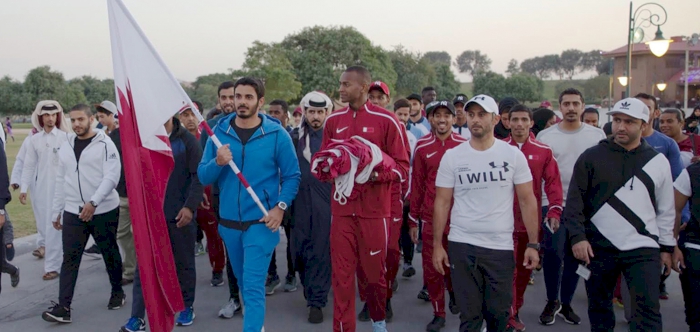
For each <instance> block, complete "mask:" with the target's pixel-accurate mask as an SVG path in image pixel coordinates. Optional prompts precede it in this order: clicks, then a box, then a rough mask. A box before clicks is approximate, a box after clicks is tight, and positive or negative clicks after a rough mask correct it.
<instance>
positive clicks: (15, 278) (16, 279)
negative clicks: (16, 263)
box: [10, 267, 19, 287]
mask: <svg viewBox="0 0 700 332" xmlns="http://www.w3.org/2000/svg"><path fill="white" fill-rule="evenodd" d="M15 269H16V271H15V274H10V285H12V287H17V285H19V268H18V267H15Z"/></svg>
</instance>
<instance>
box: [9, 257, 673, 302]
mask: <svg viewBox="0 0 700 332" xmlns="http://www.w3.org/2000/svg"><path fill="white" fill-rule="evenodd" d="M8 261H9V259H8ZM659 300H668V292H667V291H666V282H665V281H664V282H662V283H661V285H660V286H659Z"/></svg>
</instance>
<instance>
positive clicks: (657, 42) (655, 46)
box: [646, 26, 673, 58]
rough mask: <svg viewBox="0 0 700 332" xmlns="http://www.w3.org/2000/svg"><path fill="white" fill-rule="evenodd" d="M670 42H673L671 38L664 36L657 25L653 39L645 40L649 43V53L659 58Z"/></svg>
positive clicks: (664, 52)
mask: <svg viewBox="0 0 700 332" xmlns="http://www.w3.org/2000/svg"><path fill="white" fill-rule="evenodd" d="M671 42H673V40H670V39H666V38H664V34H663V33H662V32H661V27H658V26H657V27H656V37H654V40H652V41H648V42H646V44H647V45H649V50H650V51H651V53H653V54H654V55H656V56H657V57H659V58H660V57H662V56H664V54H666V52H667V51H668V48H669V47H670V46H671Z"/></svg>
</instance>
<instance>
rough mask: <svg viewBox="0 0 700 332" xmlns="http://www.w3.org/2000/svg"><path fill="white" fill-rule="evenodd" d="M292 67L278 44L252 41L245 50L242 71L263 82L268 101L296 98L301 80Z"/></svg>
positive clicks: (299, 90)
mask: <svg viewBox="0 0 700 332" xmlns="http://www.w3.org/2000/svg"><path fill="white" fill-rule="evenodd" d="M293 70H294V68H293V67H292V63H291V62H289V59H287V56H286V54H285V52H284V50H283V49H282V48H281V47H280V45H279V44H265V43H261V42H259V41H255V42H253V46H251V47H249V48H248V51H247V52H246V58H245V62H244V63H243V71H245V72H246V74H247V75H248V76H252V77H257V78H260V79H261V80H263V81H264V83H265V97H266V99H267V100H268V101H272V100H274V99H282V100H285V101H290V100H292V99H296V98H297V97H298V96H299V92H301V82H299V81H297V79H296V75H294V71H293Z"/></svg>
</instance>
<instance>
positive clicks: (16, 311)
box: [0, 236, 688, 332]
mask: <svg viewBox="0 0 700 332" xmlns="http://www.w3.org/2000/svg"><path fill="white" fill-rule="evenodd" d="M18 242H20V243H21V242H22V241H21V239H20V240H19V241H18ZM285 242H286V241H285V237H284V236H282V242H281V243H280V246H279V247H278V250H277V260H278V266H279V267H280V268H281V269H282V270H280V271H279V272H280V274H282V275H283V274H284V273H285V272H286V271H284V269H285V266H286V264H285V254H284V246H285V245H286V243H285ZM20 246H21V245H20ZM196 262H197V273H198V278H197V279H198V282H197V299H196V301H195V312H196V314H197V317H196V319H195V323H194V325H192V326H190V327H176V328H175V331H187V330H190V331H241V327H242V318H241V316H240V315H237V316H235V317H234V318H233V319H230V320H225V319H220V318H218V317H217V313H218V311H219V308H220V306H221V305H223V304H224V303H225V302H226V301H227V299H228V288H227V287H226V286H224V287H216V288H215V287H211V286H210V285H209V279H210V278H211V270H210V267H209V261H208V258H207V256H206V255H204V256H200V257H197V259H196ZM13 263H14V264H15V265H18V266H19V267H20V268H21V273H22V280H21V283H20V285H19V286H18V287H17V288H11V287H10V280H9V279H10V278H9V276H8V275H7V274H4V275H3V277H2V289H3V292H2V294H0V331H2V332H35V331H62V332H68V331H76V332H77V331H80V332H84V331H100V332H102V331H108V332H109V331H118V330H119V327H120V326H121V325H122V324H123V323H124V322H125V321H126V320H127V319H128V318H129V314H130V310H131V305H130V304H131V302H130V298H131V289H132V286H127V287H126V288H125V291H126V293H127V306H126V307H125V308H122V309H120V310H116V311H109V310H107V301H108V300H109V282H108V279H107V273H106V271H105V267H104V263H103V262H102V260H95V259H92V258H89V257H84V258H83V262H82V265H81V268H80V275H79V277H78V285H77V287H76V294H75V300H74V303H73V313H72V318H73V323H72V324H68V325H61V326H56V324H51V323H47V322H45V321H43V320H42V319H41V317H40V315H41V312H42V311H43V310H45V309H46V308H48V307H49V305H50V301H52V300H53V301H56V298H57V296H58V279H56V280H53V281H43V280H41V275H42V274H43V264H42V262H41V261H39V260H37V259H36V258H34V257H33V256H31V254H29V253H24V254H22V255H20V256H18V257H16V258H15V260H14V262H13ZM414 263H416V265H415V266H416V267H417V268H418V267H419V266H420V254H418V255H417V256H416V261H415V262H414ZM421 275H422V272H421V269H420V268H418V275H416V276H414V277H413V278H412V279H410V280H400V281H399V282H400V288H399V290H398V292H397V293H396V294H395V296H394V300H393V302H392V303H393V307H394V321H393V322H392V323H389V324H388V329H389V331H402V332H403V331H425V325H426V324H427V323H428V322H429V321H430V320H431V319H432V310H431V307H430V305H429V304H428V303H426V302H423V301H422V300H418V299H416V294H417V293H418V291H419V290H420V288H421V284H422V277H420V276H421ZM542 276H543V275H542V274H541V273H538V274H537V275H536V278H535V280H536V282H535V285H534V286H530V287H529V289H528V290H527V293H526V296H525V306H524V307H523V309H522V312H521V314H520V317H521V319H522V320H523V321H524V323H525V324H526V325H527V331H533V332H534V331H549V332H556V331H588V330H590V328H589V324H588V317H587V315H586V306H587V301H586V296H585V290H584V285H583V282H581V283H580V284H579V289H578V291H577V293H576V296H575V298H574V304H573V306H574V309H575V310H577V312H578V314H579V315H581V317H582V319H583V324H582V325H580V326H571V325H568V324H566V323H564V322H563V321H562V320H561V319H557V321H556V323H555V324H554V325H552V326H542V325H540V324H539V323H537V320H538V317H539V314H540V312H541V310H542V308H543V307H544V304H545V289H544V281H543V277H542ZM668 290H669V292H670V293H671V299H670V300H668V301H662V306H661V311H662V314H663V317H664V330H665V331H687V330H688V327H687V325H686V324H685V315H684V313H683V312H684V309H683V299H682V295H681V291H680V283H679V281H678V276H677V275H676V274H674V275H672V276H671V277H670V278H669V279H668ZM331 296H332V295H331ZM267 300H268V301H267V317H266V319H265V322H266V324H265V330H266V331H268V332H277V331H280V332H302V331H304V332H317V331H318V332H321V331H323V332H327V331H332V319H331V318H332V314H333V312H332V299H330V300H329V303H330V305H329V307H327V308H326V309H325V310H324V314H325V318H326V320H325V322H324V323H323V324H319V325H312V324H309V323H308V322H307V321H306V316H307V309H306V303H305V301H304V297H303V295H302V293H301V292H299V291H297V292H294V293H283V292H278V293H275V294H274V295H272V296H268V297H267ZM360 309H361V304H360V303H359V299H358V301H357V310H358V311H359V310H360ZM616 314H617V317H618V319H617V322H618V323H617V328H616V331H626V330H627V326H628V325H627V324H626V323H625V322H624V319H623V312H622V310H621V309H616ZM458 326H459V319H458V317H457V316H453V315H450V314H449V311H448V319H447V326H446V328H445V329H444V330H443V331H457V329H458ZM371 329H372V327H371V324H370V323H358V329H357V330H358V331H360V332H361V331H371Z"/></svg>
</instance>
